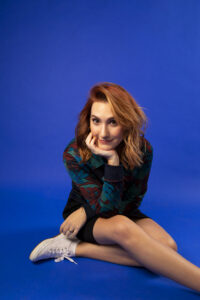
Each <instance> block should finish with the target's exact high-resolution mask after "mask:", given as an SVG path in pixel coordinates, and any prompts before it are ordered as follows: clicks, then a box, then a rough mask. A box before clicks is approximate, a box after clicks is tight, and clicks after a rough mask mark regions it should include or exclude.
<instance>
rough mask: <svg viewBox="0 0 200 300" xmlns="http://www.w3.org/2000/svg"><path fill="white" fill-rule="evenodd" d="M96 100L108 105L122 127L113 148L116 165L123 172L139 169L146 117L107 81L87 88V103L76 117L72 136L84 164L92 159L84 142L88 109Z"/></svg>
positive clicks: (120, 90)
mask: <svg viewBox="0 0 200 300" xmlns="http://www.w3.org/2000/svg"><path fill="white" fill-rule="evenodd" d="M96 101H103V102H108V103H109V104H110V106H111V110H112V112H113V115H114V117H115V119H116V121H117V122H118V124H119V125H121V126H122V128H123V132H124V135H123V140H122V142H121V143H120V144H119V145H118V147H117V148H116V151H117V152H118V155H119V159H120V162H121V163H122V164H123V166H124V167H125V168H126V169H128V168H130V169H133V168H134V167H136V166H138V167H139V166H141V165H142V163H143V152H142V145H143V143H144V142H145V139H144V134H145V131H146V128H147V123H148V120H147V117H146V115H145V113H144V112H143V110H142V108H141V107H139V106H138V104H137V103H136V101H135V99H134V98H133V97H132V96H131V95H130V94H129V93H128V92H127V91H126V90H125V89H124V88H122V87H121V86H120V85H117V84H114V83H110V82H102V83H98V84H96V85H95V86H93V87H92V88H91V90H90V93H89V97H88V100H87V102H86V104H85V106H84V107H83V109H82V111H81V112H80V114H79V120H78V123H77V125H76V129H75V137H76V143H77V146H78V149H79V152H80V156H81V158H82V161H83V162H86V161H87V160H88V159H90V157H91V156H92V152H91V151H90V150H89V149H88V147H87V145H86V143H85V140H86V137H87V136H88V134H89V132H90V114H91V107H92V104H93V103H94V102H96ZM145 147H146V146H145Z"/></svg>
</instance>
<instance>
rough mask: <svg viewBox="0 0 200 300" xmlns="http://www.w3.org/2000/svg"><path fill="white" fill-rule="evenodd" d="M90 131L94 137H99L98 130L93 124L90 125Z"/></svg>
mask: <svg viewBox="0 0 200 300" xmlns="http://www.w3.org/2000/svg"><path fill="white" fill-rule="evenodd" d="M90 131H91V132H92V135H93V136H95V135H97V129H96V128H95V127H94V126H93V125H92V124H91V125H90Z"/></svg>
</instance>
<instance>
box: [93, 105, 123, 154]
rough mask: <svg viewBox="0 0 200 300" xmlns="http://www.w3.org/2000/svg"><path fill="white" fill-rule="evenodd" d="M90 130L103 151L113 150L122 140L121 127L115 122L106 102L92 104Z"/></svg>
mask: <svg viewBox="0 0 200 300" xmlns="http://www.w3.org/2000/svg"><path fill="white" fill-rule="evenodd" d="M90 130H91V132H92V135H93V136H96V138H97V141H96V144H97V146H98V147H99V148H101V149H103V150H113V149H115V148H116V147H117V146H118V145H119V144H120V142H121V141H122V139H123V129H122V126H121V125H119V124H118V123H117V121H116V120H115V118H114V116H113V113H112V110H111V107H110V104H109V103H108V102H94V103H93V104H92V107H91V115H90Z"/></svg>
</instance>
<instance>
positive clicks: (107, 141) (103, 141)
mask: <svg viewBox="0 0 200 300" xmlns="http://www.w3.org/2000/svg"><path fill="white" fill-rule="evenodd" d="M99 141H100V143H102V144H109V143H110V142H112V140H100V139H99Z"/></svg>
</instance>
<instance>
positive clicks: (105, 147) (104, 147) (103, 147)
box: [98, 143, 115, 150]
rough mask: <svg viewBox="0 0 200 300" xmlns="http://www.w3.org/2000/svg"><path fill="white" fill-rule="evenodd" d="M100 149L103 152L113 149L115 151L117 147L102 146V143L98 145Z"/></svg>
mask: <svg viewBox="0 0 200 300" xmlns="http://www.w3.org/2000/svg"><path fill="white" fill-rule="evenodd" d="M98 147H99V149H102V150H113V149H115V147H113V145H102V144H101V143H98Z"/></svg>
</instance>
